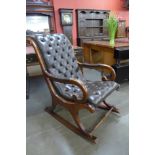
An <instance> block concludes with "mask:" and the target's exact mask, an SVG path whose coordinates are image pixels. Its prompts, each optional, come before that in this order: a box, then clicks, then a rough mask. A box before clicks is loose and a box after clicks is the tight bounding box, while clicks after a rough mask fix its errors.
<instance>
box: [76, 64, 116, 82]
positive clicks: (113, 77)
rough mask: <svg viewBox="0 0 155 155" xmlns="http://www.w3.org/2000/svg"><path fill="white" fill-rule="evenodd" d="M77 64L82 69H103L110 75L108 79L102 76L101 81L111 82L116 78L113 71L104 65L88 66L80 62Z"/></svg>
mask: <svg viewBox="0 0 155 155" xmlns="http://www.w3.org/2000/svg"><path fill="white" fill-rule="evenodd" d="M78 64H79V66H80V67H82V68H83V67H85V68H93V69H96V70H103V69H107V70H109V71H110V74H111V77H110V79H108V78H107V77H105V76H104V77H103V78H102V80H112V81H114V80H115V78H116V73H115V70H114V69H113V68H112V67H111V66H109V65H106V64H88V63H81V62H78Z"/></svg>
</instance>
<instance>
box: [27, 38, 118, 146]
mask: <svg viewBox="0 0 155 155" xmlns="http://www.w3.org/2000/svg"><path fill="white" fill-rule="evenodd" d="M26 42H27V43H28V44H30V45H31V46H33V48H34V50H35V52H36V55H37V57H38V60H39V64H40V66H41V69H42V72H43V76H44V78H45V80H46V82H47V85H48V88H49V90H50V93H51V96H52V106H51V107H47V108H45V111H46V112H48V113H49V114H50V115H51V116H53V117H54V118H55V119H56V120H58V121H59V122H60V123H62V124H63V125H65V126H66V127H67V128H69V129H70V130H71V131H73V132H74V133H76V134H78V135H79V136H81V137H83V138H85V139H86V140H88V141H90V142H92V143H96V139H97V137H95V136H94V135H93V134H92V132H93V131H94V130H95V129H96V128H97V127H99V125H101V123H103V122H104V121H105V120H106V118H107V117H108V116H109V114H110V113H111V112H114V113H119V111H118V109H117V108H116V107H114V106H111V105H109V104H108V103H106V101H103V102H102V103H101V104H100V105H98V106H97V107H94V106H92V105H91V104H89V103H87V99H88V92H87V88H86V87H85V86H84V85H82V83H81V82H80V80H77V79H61V78H56V77H54V76H53V75H51V74H50V73H49V72H48V71H47V70H46V66H45V63H44V60H43V58H42V55H41V53H40V49H39V48H38V46H37V44H36V43H35V41H34V40H33V39H32V38H31V37H27V38H26ZM78 64H79V67H80V68H81V69H82V68H83V67H87V68H94V69H98V70H105V69H106V70H109V71H110V73H111V75H112V76H111V77H110V78H107V77H106V76H103V78H102V80H115V77H116V74H115V71H114V69H113V68H112V67H111V66H108V65H105V64H86V63H80V62H78ZM53 81H55V82H60V83H65V84H74V85H76V86H78V87H79V88H80V89H81V91H82V92H83V98H82V99H81V100H76V99H75V101H74V102H72V101H68V100H66V99H64V98H62V97H61V96H60V95H58V93H57V92H56V90H55V88H54V87H53ZM58 104H59V105H61V106H62V107H64V108H65V109H67V110H68V111H69V113H70V114H71V116H72V118H73V120H74V121H75V123H76V125H77V126H75V125H73V124H72V123H70V122H69V121H67V120H66V119H64V118H63V117H62V116H60V115H58V114H57V113H56V112H55V111H54V110H55V108H56V106H57V105H58ZM98 108H100V109H104V110H107V112H106V114H105V115H104V116H103V117H102V118H101V119H100V120H99V121H98V122H97V124H96V125H95V126H94V127H93V128H92V129H91V131H88V130H86V129H85V127H84V125H83V124H82V122H81V121H80V117H79V111H80V110H81V109H86V110H88V111H89V112H90V113H94V112H95V111H96V110H97V109H98Z"/></svg>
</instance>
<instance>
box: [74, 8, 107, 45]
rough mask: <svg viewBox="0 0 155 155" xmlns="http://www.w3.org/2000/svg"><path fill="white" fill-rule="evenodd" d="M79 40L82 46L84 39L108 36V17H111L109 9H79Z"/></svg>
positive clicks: (77, 11) (77, 12) (99, 38)
mask: <svg viewBox="0 0 155 155" xmlns="http://www.w3.org/2000/svg"><path fill="white" fill-rule="evenodd" d="M76 15H77V30H78V38H77V42H78V45H79V46H82V44H83V42H84V41H90V40H103V39H104V38H107V37H108V33H107V30H106V25H105V22H106V19H107V18H108V17H109V11H108V10H89V9H77V10H76Z"/></svg>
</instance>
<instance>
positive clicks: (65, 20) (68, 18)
mask: <svg viewBox="0 0 155 155" xmlns="http://www.w3.org/2000/svg"><path fill="white" fill-rule="evenodd" d="M72 23H73V19H72V13H68V12H61V24H62V25H72Z"/></svg>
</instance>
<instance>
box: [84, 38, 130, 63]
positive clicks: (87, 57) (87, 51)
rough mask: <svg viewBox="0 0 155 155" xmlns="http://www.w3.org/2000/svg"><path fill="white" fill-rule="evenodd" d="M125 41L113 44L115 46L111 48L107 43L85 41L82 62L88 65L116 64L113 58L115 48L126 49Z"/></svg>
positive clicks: (127, 44) (126, 43)
mask: <svg viewBox="0 0 155 155" xmlns="http://www.w3.org/2000/svg"><path fill="white" fill-rule="evenodd" d="M128 46H129V43H128V42H127V41H126V42H125V41H124V42H123V41H119V42H115V46H114V47H111V46H110V45H109V41H87V42H84V43H83V48H84V53H83V54H84V62H88V63H103V64H108V65H113V64H116V59H115V58H114V50H115V48H118V47H119V48H120V47H128Z"/></svg>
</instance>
